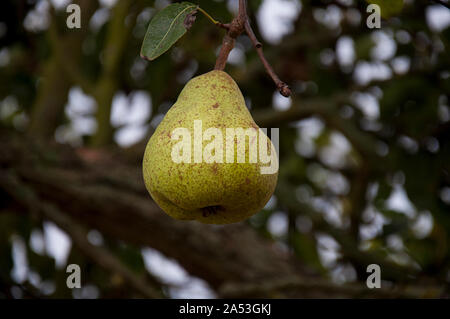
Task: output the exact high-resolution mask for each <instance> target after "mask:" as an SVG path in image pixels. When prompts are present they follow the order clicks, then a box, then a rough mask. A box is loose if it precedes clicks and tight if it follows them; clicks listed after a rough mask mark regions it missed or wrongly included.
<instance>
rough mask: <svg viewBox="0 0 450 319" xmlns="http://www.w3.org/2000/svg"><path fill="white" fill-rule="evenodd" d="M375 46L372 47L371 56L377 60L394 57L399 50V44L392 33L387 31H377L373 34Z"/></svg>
mask: <svg viewBox="0 0 450 319" xmlns="http://www.w3.org/2000/svg"><path fill="white" fill-rule="evenodd" d="M371 37H372V40H373V42H374V43H375V47H373V48H372V50H371V52H370V56H371V57H372V59H374V60H376V61H386V60H389V59H392V58H393V57H394V56H395V53H396V52H397V44H396V43H395V41H394V39H393V37H392V35H390V34H388V33H387V32H385V31H375V32H373V33H372V35H371Z"/></svg>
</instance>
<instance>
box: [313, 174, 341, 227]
mask: <svg viewBox="0 0 450 319" xmlns="http://www.w3.org/2000/svg"><path fill="white" fill-rule="evenodd" d="M317 167H318V166H317ZM318 172H320V174H321V175H320V177H318V178H321V179H322V181H320V182H318V183H317V184H318V185H319V186H320V187H323V188H325V187H328V185H327V182H328V181H327V178H328V174H327V170H325V169H323V168H322V169H320V170H318ZM321 184H322V185H321ZM312 205H313V207H314V208H315V209H316V210H318V211H320V212H321V213H322V214H323V216H324V218H325V220H326V221H327V222H328V223H330V224H331V225H333V226H335V227H338V228H342V227H344V226H345V220H344V218H343V215H342V206H341V205H340V203H339V202H338V201H335V200H329V199H326V198H323V197H314V198H313V200H312Z"/></svg>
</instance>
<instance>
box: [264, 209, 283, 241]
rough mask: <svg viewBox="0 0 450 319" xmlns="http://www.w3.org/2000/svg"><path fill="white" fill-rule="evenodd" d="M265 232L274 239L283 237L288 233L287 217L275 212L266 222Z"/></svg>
mask: <svg viewBox="0 0 450 319" xmlns="http://www.w3.org/2000/svg"><path fill="white" fill-rule="evenodd" d="M267 230H268V231H269V232H270V233H271V234H272V235H273V236H276V237H281V236H285V235H286V234H287V231H288V217H287V215H286V214H285V213H283V212H275V213H273V214H272V215H270V217H269V220H268V221H267Z"/></svg>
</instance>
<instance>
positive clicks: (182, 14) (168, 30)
mask: <svg viewBox="0 0 450 319" xmlns="http://www.w3.org/2000/svg"><path fill="white" fill-rule="evenodd" d="M197 9H198V5H196V4H193V3H190V2H181V3H174V4H172V5H169V6H167V7H165V8H164V9H163V10H161V11H160V12H158V13H157V14H156V15H155V16H154V17H153V19H152V20H151V21H150V24H149V25H148V29H147V33H146V35H145V38H144V42H143V43H142V49H141V57H143V58H144V59H147V60H154V59H156V58H157V57H159V56H160V55H161V54H163V53H164V52H166V51H167V50H169V48H170V47H171V46H172V45H173V44H174V43H175V42H177V41H178V39H179V38H181V37H182V36H183V35H184V34H185V33H186V31H187V29H189V28H190V27H191V26H192V23H193V22H194V20H195V17H194V15H193V14H194V11H196V10H197Z"/></svg>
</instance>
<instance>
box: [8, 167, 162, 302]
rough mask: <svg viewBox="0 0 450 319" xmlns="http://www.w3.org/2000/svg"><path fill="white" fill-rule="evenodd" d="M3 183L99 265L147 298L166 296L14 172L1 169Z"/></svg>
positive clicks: (26, 205)
mask: <svg viewBox="0 0 450 319" xmlns="http://www.w3.org/2000/svg"><path fill="white" fill-rule="evenodd" d="M0 176H1V183H0V185H2V186H3V188H4V189H5V190H7V191H8V192H9V193H10V195H11V196H13V197H14V198H15V199H16V200H17V201H19V202H21V203H22V204H23V205H24V206H25V207H28V208H29V209H32V210H35V211H39V212H40V213H41V214H42V215H43V217H45V218H47V219H49V220H51V221H53V222H54V223H55V224H56V225H58V226H59V227H60V228H61V229H62V230H64V231H65V232H66V233H67V234H68V235H69V236H70V238H71V239H72V241H73V242H74V244H75V245H76V246H77V247H78V248H79V249H80V250H81V251H82V252H83V253H84V254H85V255H86V256H87V257H89V258H90V259H92V260H93V261H94V262H95V263H96V264H98V265H99V266H101V267H103V268H105V269H106V270H109V271H111V272H112V273H117V274H119V275H120V276H122V277H123V278H124V279H125V281H126V282H127V283H128V284H129V285H130V286H131V287H133V288H134V289H135V290H136V291H137V292H139V293H140V294H142V295H143V296H144V297H146V298H162V297H163V295H162V294H161V293H160V292H159V291H158V290H157V289H156V288H154V287H152V286H151V285H150V284H149V283H147V282H146V281H145V280H144V279H143V278H141V277H139V276H137V275H135V274H134V273H133V272H132V271H130V270H129V269H128V268H127V266H125V265H124V264H123V263H122V262H121V261H119V260H118V259H117V258H116V257H115V256H114V255H113V254H112V253H111V252H109V251H108V250H107V249H106V248H103V247H100V246H94V245H92V244H91V243H90V242H89V241H88V240H87V233H88V232H87V230H86V229H85V228H84V227H83V226H82V225H80V224H79V223H78V222H77V221H75V220H74V219H73V218H71V217H70V216H68V215H67V214H64V213H63V212H61V211H60V210H59V209H58V208H57V207H56V206H55V205H53V204H51V203H47V202H45V201H42V200H41V199H40V198H38V197H37V195H36V194H35V192H34V191H33V190H32V189H31V188H30V187H29V186H27V185H25V184H24V183H22V182H21V181H20V180H19V179H18V177H17V176H16V175H15V174H14V173H11V172H5V171H3V172H2V171H0Z"/></svg>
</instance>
